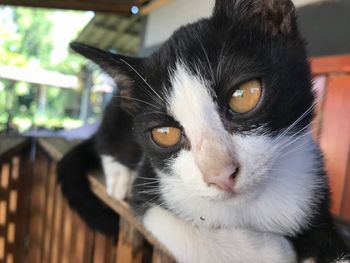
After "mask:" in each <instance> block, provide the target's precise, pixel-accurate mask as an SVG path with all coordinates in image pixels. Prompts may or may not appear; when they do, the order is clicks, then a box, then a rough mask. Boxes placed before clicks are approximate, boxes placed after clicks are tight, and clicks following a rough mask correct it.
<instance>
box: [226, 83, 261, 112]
mask: <svg viewBox="0 0 350 263" xmlns="http://www.w3.org/2000/svg"><path fill="white" fill-rule="evenodd" d="M261 94H262V84H261V81H259V80H256V79H254V80H250V81H248V82H245V83H242V84H241V85H240V86H239V87H238V89H236V90H235V92H234V93H233V95H232V97H231V99H230V102H229V106H230V109H231V110H232V111H233V112H235V113H247V112H249V111H251V110H253V109H254V108H255V107H256V106H257V105H258V103H259V101H260V98H261Z"/></svg>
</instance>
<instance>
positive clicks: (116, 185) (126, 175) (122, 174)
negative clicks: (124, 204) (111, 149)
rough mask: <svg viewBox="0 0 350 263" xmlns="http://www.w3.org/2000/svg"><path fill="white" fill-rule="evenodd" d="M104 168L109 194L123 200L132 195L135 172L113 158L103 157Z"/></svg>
mask: <svg viewBox="0 0 350 263" xmlns="http://www.w3.org/2000/svg"><path fill="white" fill-rule="evenodd" d="M101 159H102V166H103V171H104V174H105V177H106V188H107V193H108V194H109V195H110V196H111V197H114V198H116V199H119V200H122V199H125V198H126V197H128V196H129V195H130V191H131V185H132V182H133V179H134V177H135V172H133V171H132V170H130V169H129V168H128V167H126V166H125V165H123V164H121V163H119V162H117V161H115V159H114V158H113V157H111V156H106V155H102V156H101Z"/></svg>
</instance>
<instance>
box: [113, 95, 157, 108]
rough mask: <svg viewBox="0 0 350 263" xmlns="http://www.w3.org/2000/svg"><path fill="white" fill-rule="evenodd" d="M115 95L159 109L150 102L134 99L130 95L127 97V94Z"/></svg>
mask: <svg viewBox="0 0 350 263" xmlns="http://www.w3.org/2000/svg"><path fill="white" fill-rule="evenodd" d="M115 97H118V98H122V99H128V100H133V101H137V102H141V103H144V104H147V105H149V106H152V107H154V108H156V109H158V110H160V109H161V108H160V107H158V106H156V105H154V104H152V103H149V102H147V101H144V100H139V99H135V98H132V97H127V96H120V95H115Z"/></svg>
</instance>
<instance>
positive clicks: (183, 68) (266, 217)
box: [58, 0, 350, 263]
mask: <svg viewBox="0 0 350 263" xmlns="http://www.w3.org/2000/svg"><path fill="white" fill-rule="evenodd" d="M294 12H295V10H294V7H293V5H292V4H291V2H290V1H289V0H280V1H275V0H266V1H263V0H255V1H253V0H245V1H242V0H218V1H217V3H216V6H215V9H214V14H213V17H211V18H210V19H204V20H201V21H199V22H197V23H194V24H191V25H188V26H186V27H183V28H181V29H180V30H178V31H177V32H176V33H175V34H174V35H173V37H172V38H171V39H170V40H169V41H168V42H167V43H165V45H164V46H163V47H162V48H161V49H160V50H159V51H158V52H157V53H155V54H154V55H152V56H151V57H150V58H147V59H131V58H127V57H122V56H118V55H113V54H110V53H107V52H104V51H101V50H97V49H94V48H91V47H88V46H85V45H82V44H74V45H73V46H72V47H73V48H74V49H75V50H77V51H78V52H79V53H81V54H83V55H85V56H86V57H88V58H90V59H92V60H94V61H95V62H97V63H98V64H99V65H101V66H102V67H103V68H104V69H105V70H106V71H107V72H108V73H109V74H110V75H111V76H112V77H113V78H115V80H116V82H117V84H118V85H119V88H120V91H119V92H118V94H117V96H116V97H115V98H114V99H113V100H112V101H111V103H110V104H109V106H108V107H107V109H106V111H105V115H104V119H103V121H102V124H101V127H100V129H99V131H98V132H97V134H96V135H95V136H94V137H93V138H92V139H90V140H88V141H87V142H85V143H83V144H82V145H80V146H78V147H77V148H75V149H73V150H72V151H71V152H70V153H68V155H67V156H66V157H65V158H64V159H63V161H62V162H61V163H60V165H59V169H58V172H59V176H60V181H61V183H62V189H63V192H64V193H65V194H66V196H67V197H68V201H69V202H70V204H71V206H72V207H74V208H75V209H77V211H78V212H79V213H80V214H81V215H82V216H83V217H84V218H85V219H86V220H87V222H88V223H89V224H90V225H91V226H93V227H96V228H98V229H99V230H101V231H103V232H107V233H113V231H116V228H117V225H116V224H117V219H116V215H115V214H114V213H113V212H112V211H111V210H110V209H109V208H107V207H105V206H103V205H102V204H101V202H100V201H99V200H98V199H96V197H95V196H94V195H93V194H92V193H91V191H89V189H88V183H87V179H86V172H87V170H88V169H89V168H97V167H98V166H99V165H100V164H101V163H102V166H103V169H104V172H105V174H106V182H107V191H108V193H109V194H110V195H112V196H113V197H115V198H124V197H126V196H128V193H129V190H130V189H129V188H131V195H130V199H129V200H130V203H131V205H132V207H133V208H134V209H135V211H136V213H137V214H138V215H139V216H140V220H142V221H143V223H144V225H145V227H146V228H147V229H148V230H149V231H150V232H151V233H153V234H154V235H155V237H156V238H158V239H159V240H160V241H161V242H162V243H163V244H164V245H165V247H166V248H167V249H168V250H169V251H170V252H171V253H172V254H173V255H174V256H175V257H176V259H177V260H179V261H180V262H276V263H277V262H303V261H305V262H313V261H314V262H337V261H339V262H347V261H346V260H350V259H349V254H350V252H349V249H348V248H346V247H345V244H344V243H343V242H342V241H341V239H340V238H339V237H338V235H337V233H336V231H335V229H334V225H333V222H332V217H331V214H330V212H329V192H328V186H327V180H326V176H325V172H324V168H323V160H322V154H321V153H320V151H319V149H318V146H317V145H316V144H315V143H314V141H313V140H312V138H311V135H310V134H311V133H310V121H311V118H312V112H313V110H312V107H313V94H312V90H311V77H310V70H309V65H308V62H307V58H306V53H305V47H304V43H303V41H302V40H301V39H300V37H299V33H298V30H297V26H296V21H295V14H294ZM86 162H88V165H86ZM84 163H85V166H84ZM73 178H74V179H73ZM131 185H132V187H130V186H131ZM80 188H83V190H80ZM82 203H84V204H82ZM341 260H342V261H341Z"/></svg>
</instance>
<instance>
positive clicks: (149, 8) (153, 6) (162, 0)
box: [140, 0, 174, 15]
mask: <svg viewBox="0 0 350 263" xmlns="http://www.w3.org/2000/svg"><path fill="white" fill-rule="evenodd" d="M173 1H174V0H154V1H152V2H150V3H149V4H148V5H146V6H145V7H143V8H141V12H140V14H141V15H148V14H149V13H152V12H154V11H155V10H157V9H159V8H161V7H162V6H164V5H168V4H170V3H171V2H173Z"/></svg>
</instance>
